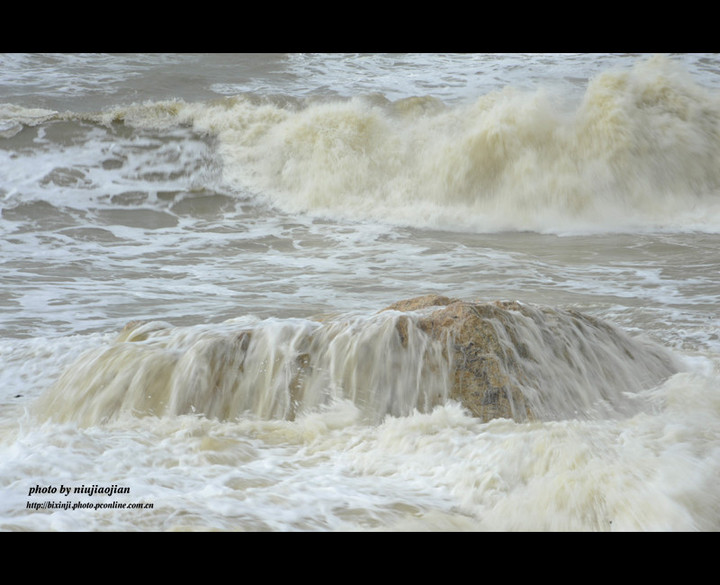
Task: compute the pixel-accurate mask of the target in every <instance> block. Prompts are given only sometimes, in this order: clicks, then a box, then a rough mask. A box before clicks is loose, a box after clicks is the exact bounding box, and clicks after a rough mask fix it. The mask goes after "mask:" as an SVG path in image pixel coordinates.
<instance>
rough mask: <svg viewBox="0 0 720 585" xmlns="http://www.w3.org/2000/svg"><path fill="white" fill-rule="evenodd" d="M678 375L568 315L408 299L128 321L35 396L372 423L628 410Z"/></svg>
mask: <svg viewBox="0 0 720 585" xmlns="http://www.w3.org/2000/svg"><path fill="white" fill-rule="evenodd" d="M676 371H677V366H676V364H675V363H674V361H673V359H672V357H671V356H670V354H669V352H667V351H665V350H664V349H663V348H661V347H659V346H658V345H656V344H653V343H651V342H649V341H646V340H643V339H641V338H637V337H631V336H630V335H628V334H627V333H625V332H623V331H622V330H620V329H618V328H616V327H614V326H612V325H610V324H607V323H604V322H602V321H600V320H598V319H595V318H593V317H590V316H588V315H584V314H582V313H579V312H577V311H574V310H571V309H557V308H551V307H542V306H536V305H528V304H524V303H520V302H515V301H512V302H510V301H495V302H484V303H480V302H467V301H462V300H459V299H452V298H448V297H443V296H436V295H431V296H424V297H417V298H413V299H407V300H403V301H399V302H397V303H394V304H393V305H391V306H389V307H387V308H386V309H383V310H381V311H379V312H377V313H374V314H371V315H340V316H335V317H331V318H327V319H320V320H315V319H268V320H258V321H257V322H254V323H245V324H244V325H241V324H239V325H235V324H234V323H226V324H221V325H209V326H202V327H200V326H197V327H173V326H172V325H170V324H168V323H163V322H149V323H140V322H133V323H129V324H128V326H127V327H126V328H125V329H123V330H122V331H121V332H120V333H119V335H118V336H117V338H116V339H115V340H114V341H113V342H111V343H110V344H108V345H102V346H100V347H97V348H95V349H94V350H91V351H89V352H87V353H85V354H83V355H82V356H80V358H79V359H78V361H77V362H76V363H74V364H72V365H70V367H68V369H67V370H66V371H65V372H64V373H63V374H62V375H61V377H60V378H59V379H58V381H57V382H56V384H54V385H53V386H52V387H51V388H50V389H49V390H48V392H46V393H45V394H44V395H43V396H42V397H40V399H39V400H38V402H37V408H38V412H39V413H41V414H42V415H43V416H49V417H51V418H55V419H58V420H75V421H78V422H81V423H82V424H102V423H104V422H107V421H110V420H112V419H114V418H116V417H118V416H121V415H123V414H129V415H131V416H178V415H183V414H196V415H203V416H207V417H212V418H217V419H220V420H231V419H236V418H238V417H241V416H246V415H248V414H250V415H252V416H257V417H260V418H263V419H286V420H293V419H295V418H297V417H298V416H302V415H303V414H304V413H308V412H312V411H313V410H315V409H318V408H322V407H323V406H325V405H329V404H331V403H332V402H333V401H336V400H349V401H351V402H352V403H353V404H354V405H356V406H357V408H358V411H359V412H360V413H361V416H362V418H363V420H365V421H368V422H373V423H376V422H380V421H382V420H383V419H384V417H386V416H388V415H390V416H406V415H409V414H411V413H413V412H414V411H420V412H429V411H430V410H432V409H433V408H435V407H436V406H438V405H441V404H444V403H446V402H447V401H448V400H454V401H457V402H459V403H460V404H461V405H462V406H464V407H465V408H466V409H467V411H468V412H469V413H470V414H472V415H473V416H475V417H478V418H480V419H482V420H484V421H487V420H490V419H494V418H499V417H502V418H510V419H514V420H516V421H519V422H520V421H528V420H559V419H567V418H577V417H583V418H588V417H597V416H615V415H618V414H620V415H627V414H632V413H635V412H637V411H638V400H639V399H642V395H643V393H642V390H644V389H647V388H651V387H653V386H655V385H657V384H658V383H660V382H662V381H664V380H665V379H666V378H667V377H669V376H670V375H672V374H673V373H674V372H676Z"/></svg>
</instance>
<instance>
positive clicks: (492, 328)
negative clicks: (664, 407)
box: [384, 295, 676, 421]
mask: <svg viewBox="0 0 720 585" xmlns="http://www.w3.org/2000/svg"><path fill="white" fill-rule="evenodd" d="M384 310H393V311H403V312H411V311H417V312H418V317H417V319H418V320H417V322H416V325H417V326H418V327H419V328H420V329H422V330H423V331H425V332H426V333H428V334H429V335H430V336H431V337H433V338H434V339H437V340H440V341H442V342H444V343H446V344H447V348H448V352H449V357H450V358H451V359H452V368H451V372H452V380H451V390H450V398H451V399H454V400H457V401H458V402H460V403H461V404H463V405H464V406H465V407H466V408H467V409H468V410H469V411H470V412H471V413H472V414H473V415H474V416H477V417H479V418H481V419H483V420H486V421H487V420H490V419H493V418H498V417H502V418H512V419H515V420H518V421H525V420H533V419H535V418H553V417H554V416H555V415H557V414H558V413H559V412H560V411H564V412H563V413H562V415H561V416H562V417H563V418H564V417H565V416H566V415H568V414H573V413H574V414H577V415H579V414H582V413H583V411H585V413H586V411H587V410H588V409H593V408H594V409H597V408H598V404H600V405H602V404H605V405H608V404H610V403H616V402H618V400H619V399H620V395H622V394H623V392H624V391H628V390H630V391H632V390H639V389H641V388H640V387H639V386H640V382H639V381H643V382H645V386H649V385H651V384H655V383H658V382H659V381H661V380H663V379H664V378H666V377H668V376H670V375H671V374H672V373H674V372H675V371H676V366H675V364H674V361H673V360H672V358H671V357H670V356H669V354H668V353H666V352H665V351H664V350H663V349H662V348H659V347H657V346H654V345H652V344H648V343H645V342H641V341H639V340H634V339H633V338H630V337H629V336H628V335H626V334H625V333H623V332H622V331H620V330H619V329H617V328H615V327H612V326H611V325H609V324H606V323H603V322H601V321H599V320H598V319H595V318H593V317H590V316H588V315H584V314H581V313H579V312H577V311H573V310H560V309H552V308H549V307H537V306H533V305H526V304H523V303H519V302H514V301H495V302H486V303H471V302H465V301H461V300H458V299H451V298H448V297H444V296H439V295H427V296H422V297H417V298H414V299H408V300H404V301H399V302H397V303H394V304H393V305H391V306H389V307H388V308H387V309H384ZM407 327H408V323H407V321H406V320H405V319H403V318H400V319H398V321H397V329H398V334H399V336H400V339H401V342H403V341H404V340H405V339H407ZM616 406H617V404H612V407H613V408H615V407H616Z"/></svg>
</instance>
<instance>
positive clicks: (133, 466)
mask: <svg viewBox="0 0 720 585" xmlns="http://www.w3.org/2000/svg"><path fill="white" fill-rule="evenodd" d="M0 62H1V63H2V67H0V94H2V96H3V98H2V101H3V102H5V103H2V104H0V206H1V207H2V213H1V214H0V238H1V242H0V269H1V270H0V273H1V274H2V279H1V280H0V333H1V335H2V338H1V339H0V363H2V368H0V406H2V416H1V417H0V530H5V531H16V530H17V531H21V530H91V531H92V530H318V531H321V530H598V531H603V530H639V531H647V530H678V531H681V530H718V529H719V528H720V498H719V497H718V490H717V488H716V486H717V485H718V480H720V450H719V449H720V448H719V447H718V445H720V427H719V423H718V421H720V404H719V403H718V392H717V388H718V380H720V366H719V365H718V348H719V345H718V343H719V339H720V338H719V337H718V333H717V331H718V326H719V325H720V321H718V315H717V306H718V288H717V279H718V274H720V265H719V264H718V259H717V254H716V250H717V241H716V240H717V232H718V229H717V228H718V225H720V221H718V219H719V217H720V209H719V208H718V187H719V186H720V184H719V179H720V175H719V174H718V166H717V164H716V161H717V160H718V154H720V153H719V152H718V146H719V142H718V136H720V135H719V134H718V120H720V117H719V114H720V107H719V105H718V95H717V91H718V90H717V85H718V83H717V79H718V71H719V70H720V69H719V68H718V65H717V58H716V56H713V55H709V56H702V55H698V56H694V55H672V56H668V57H655V58H650V57H646V56H636V57H630V56H617V55H598V56H587V55H522V54H517V55H431V54H429V55H352V56H344V55H324V56H321V55H265V56H262V55H261V56H253V55H237V56H222V55H217V56H215V55H200V56H198V55H191V54H187V55H185V54H182V55H122V56H118V55H115V56H113V55H101V54H97V55H65V56H63V55H12V54H11V55H3V56H0ZM628 64H631V65H628ZM690 74H691V75H692V77H690V76H689V75H690ZM554 234H557V235H558V237H556V235H554ZM426 292H435V293H439V294H447V295H451V296H453V297H460V298H463V299H467V300H472V299H478V298H482V299H488V300H495V299H510V300H514V299H518V300H520V301H522V302H523V303H525V304H526V305H527V304H533V303H539V304H542V305H543V306H548V307H550V308H551V310H553V311H557V312H564V311H569V312H571V311H575V310H579V311H583V312H584V313H586V314H590V315H592V316H593V317H595V318H598V319H601V320H604V321H606V322H608V323H611V324H613V325H614V326H617V328H618V329H617V331H618V332H619V333H621V334H622V335H623V336H627V337H623V339H630V338H632V342H636V341H638V340H640V339H642V340H643V342H644V341H645V340H647V339H648V338H652V340H653V341H652V342H650V341H648V346H649V347H654V348H656V347H657V346H656V344H658V343H659V344H660V345H661V346H663V347H662V348H661V349H660V350H659V353H658V354H657V355H659V356H661V357H660V361H663V360H664V359H665V358H666V357H667V358H668V361H672V363H673V367H676V370H677V373H674V374H673V373H671V372H664V373H663V372H660V373H661V374H662V375H659V376H648V377H646V376H645V373H647V371H646V370H653V364H655V363H656V362H653V361H652V360H649V361H645V359H644V358H642V359H639V360H638V362H639V363H636V364H634V365H637V366H641V367H638V368H634V367H630V366H631V365H633V362H632V360H631V361H627V355H625V354H623V352H622V351H621V349H622V347H623V345H622V344H620V345H619V346H613V345H612V344H607V345H606V344H605V342H606V341H607V339H606V338H603V337H602V336H597V335H588V336H586V337H585V338H584V340H585V342H587V343H588V344H589V345H590V341H592V344H591V346H592V349H593V351H587V352H582V351H580V350H579V346H577V345H572V344H571V347H570V348H569V351H568V352H567V355H569V356H571V357H573V361H575V362H577V361H578V360H580V361H581V360H582V356H583V355H585V356H586V357H587V356H595V358H597V359H596V361H595V362H592V363H591V366H592V367H590V366H588V365H587V364H586V366H587V369H585V370H583V369H582V368H581V367H578V368H576V369H575V370H572V369H567V366H563V365H562V364H561V363H557V362H555V361H553V360H552V355H550V354H551V353H552V351H551V348H552V347H553V342H555V341H557V339H559V337H553V336H552V335H551V336H550V338H552V339H548V340H547V343H540V342H539V341H538V340H539V339H541V338H542V336H543V332H545V335H546V336H547V334H548V331H550V330H551V328H549V327H545V328H543V327H539V328H536V327H534V326H532V324H530V323H525V324H522V326H521V324H518V325H517V329H516V330H517V331H519V332H521V335H520V340H521V342H523V343H525V344H526V348H525V349H532V351H533V354H535V355H539V356H542V359H540V360H538V362H537V364H536V366H537V368H538V370H537V372H536V373H537V374H538V376H539V378H540V379H541V380H542V382H543V387H544V388H547V387H549V388H550V390H551V391H553V390H554V391H555V394H553V396H555V397H556V398H557V397H559V398H557V400H558V403H557V404H553V405H551V407H552V408H550V410H554V414H555V416H548V417H547V418H544V419H543V420H535V421H531V422H519V421H513V420H509V419H501V420H493V421H490V422H483V421H482V420H480V419H478V418H475V417H471V416H469V414H468V411H467V410H465V409H463V408H462V407H461V405H460V404H459V403H458V402H456V401H453V400H452V399H448V398H447V393H448V389H447V387H446V386H445V385H444V377H445V375H446V373H447V370H446V368H447V367H448V366H449V364H448V363H446V362H445V361H444V360H443V359H441V357H442V349H441V348H439V347H437V345H436V344H435V343H432V342H431V341H430V340H429V339H428V338H427V336H423V335H421V332H420V331H418V330H415V329H411V331H412V332H414V333H415V334H416V335H415V336H414V337H412V338H411V339H409V344H408V348H406V349H403V348H402V344H401V342H400V341H398V328H397V319H398V316H397V315H395V314H392V313H388V314H385V315H383V316H382V317H380V316H378V315H376V314H375V312H376V311H377V310H378V308H380V307H383V306H387V305H389V304H390V303H392V302H394V301H397V300H399V299H403V298H408V297H410V296H414V295H418V294H424V293H426ZM318 315H319V316H318ZM132 320H143V321H145V322H146V325H145V326H137V327H135V328H130V329H128V330H126V331H125V332H124V333H123V334H122V335H124V336H125V337H124V338H123V337H122V336H121V338H120V339H118V332H119V331H120V330H121V329H122V328H123V326H124V325H125V324H126V323H128V322H129V321H132ZM248 331H249V332H251V333H252V339H253V340H254V342H255V343H254V344H252V345H247V346H244V345H243V339H244V338H243V336H242V334H243V333H245V334H247V332H248ZM552 331H555V332H556V333H559V334H563V332H564V333H565V334H567V333H568V330H564V329H563V328H562V327H560V328H559V329H552ZM133 335H138V336H137V337H132V336H133ZM145 335H146V336H147V337H144V336H145ZM553 335H554V334H553ZM128 336H130V337H132V339H130V337H128ZM245 339H246V338H245ZM507 341H508V345H506V346H505V348H506V349H507V350H508V352H509V354H511V353H512V351H510V350H512V349H513V348H516V346H515V345H514V343H515V341H517V339H515V340H514V341H513V340H512V339H509V340H507ZM575 341H577V339H576V340H575ZM643 355H645V354H643ZM310 357H312V364H313V365H314V366H315V367H314V369H312V370H311V369H308V368H307V367H306V366H307V365H308V363H310V362H307V361H306V360H307V359H309V358H310ZM401 358H402V359H401ZM574 358H577V359H574ZM593 359H594V358H593ZM675 360H677V363H676V362H675ZM371 363H373V364H374V367H369V366H368V364H371ZM543 364H546V365H547V367H543ZM618 364H620V365H618ZM648 364H650V366H649V367H648ZM626 366H627V367H628V370H625V367H626ZM643 368H645V369H643ZM240 369H242V371H243V373H244V375H245V379H244V380H241V377H240V376H239V375H238V371H239V370H240ZM656 369H657V370H659V368H656ZM604 370H605V371H606V373H607V378H605V377H603V376H604V374H603V371H604ZM588 372H590V373H589V374H588ZM584 373H585V374H587V375H585V378H587V379H590V380H594V381H596V382H599V383H598V384H597V385H596V387H595V389H596V390H598V389H600V390H602V389H603V388H605V389H607V388H608V387H609V386H610V385H612V392H611V393H610V394H605V395H603V394H602V392H600V393H599V394H592V395H591V394H589V393H588V392H586V389H584V388H583V387H582V385H581V383H582V378H583V375H584ZM651 373H652V374H658V371H652V372H651ZM221 374H222V375H221ZM558 377H559V378H562V380H561V381H560V382H559V383H557V384H553V380H554V379H558ZM619 378H622V379H624V380H628V379H630V380H631V382H632V388H633V391H632V392H631V393H624V391H625V390H627V388H626V387H623V384H622V383H619V384H618V383H614V382H613V383H612V384H609V383H605V382H608V380H611V381H615V382H616V381H617V379H619ZM578 380H580V382H578ZM243 384H245V385H244V386H243ZM231 387H232V390H233V391H231ZM258 389H260V390H259V391H258ZM288 389H291V390H294V391H295V394H292V393H291V392H288ZM301 389H302V392H301ZM564 392H565V393H566V392H570V399H568V400H565V398H563V397H564V396H566V394H564ZM589 396H591V397H592V399H593V401H595V400H596V399H597V398H598V397H600V398H603V396H604V397H608V396H610V397H611V400H609V401H608V403H609V404H610V406H611V408H607V409H602V408H599V409H594V410H593V409H588V410H587V412H589V413H590V416H584V417H577V416H575V415H574V414H573V412H572V411H573V409H574V410H577V407H578V405H580V406H582V405H584V404H585V403H587V402H588V401H587V399H588V397H589ZM591 402H592V401H591ZM564 407H567V408H565V409H564V410H563V408H564ZM558 412H559V413H560V414H559V415H558ZM97 483H102V484H103V485H105V484H117V485H126V486H129V488H130V494H129V495H122V496H119V497H117V498H116V500H117V501H118V502H120V503H126V504H129V503H150V504H152V505H153V506H152V507H151V508H147V509H139V510H134V511H130V510H125V511H124V512H120V511H119V510H108V509H88V510H62V509H54V510H53V509H45V510H31V509H28V508H27V503H28V501H31V502H40V501H42V500H44V499H45V498H42V499H41V498H37V497H35V496H29V495H28V490H29V488H30V487H32V486H34V485H59V484H65V485H73V486H80V485H83V484H84V485H86V486H87V485H92V484H97ZM49 499H57V498H49ZM74 501H77V502H85V503H95V502H97V501H98V500H97V496H95V497H93V496H88V495H78V496H76V497H74Z"/></svg>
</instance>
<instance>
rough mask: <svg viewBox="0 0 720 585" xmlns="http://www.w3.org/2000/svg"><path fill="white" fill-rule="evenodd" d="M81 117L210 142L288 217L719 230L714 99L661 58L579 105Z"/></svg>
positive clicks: (150, 107)
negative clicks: (197, 135)
mask: <svg viewBox="0 0 720 585" xmlns="http://www.w3.org/2000/svg"><path fill="white" fill-rule="evenodd" d="M84 117H85V118H93V119H95V120H96V121H100V122H103V123H112V122H120V121H121V122H124V123H125V124H128V125H132V126H141V127H153V128H158V129H162V128H164V127H168V126H173V125H187V126H190V127H192V128H194V129H195V130H196V131H198V132H202V133H206V134H210V135H212V136H213V137H216V138H217V149H218V155H219V157H220V159H221V161H222V165H223V180H224V182H225V183H226V184H227V185H228V186H229V187H230V188H232V189H234V190H237V191H238V192H243V193H247V192H248V191H249V192H251V193H252V194H255V195H257V196H259V197H262V198H267V199H269V201H270V202H271V203H272V204H273V205H275V206H277V207H279V208H281V209H282V210H284V211H288V212H293V213H294V212H301V213H308V214H312V215H320V216H330V217H336V218H347V219H350V220H361V221H362V220H371V221H383V222H389V223H392V224H401V225H410V226H419V227H433V228H441V229H459V230H471V231H501V230H532V231H540V232H574V231H582V232H588V231H589V232H606V231H625V230H643V229H650V230H657V229H666V228H667V229H689V230H702V231H711V232H715V231H717V230H718V228H719V227H720V165H719V164H718V161H720V99H719V97H718V94H717V92H715V91H712V90H710V89H707V88H704V87H702V86H700V85H698V84H697V83H696V82H695V81H694V80H693V79H692V78H691V77H690V75H689V74H688V73H687V72H686V71H684V70H683V69H682V67H681V66H680V65H679V64H677V63H675V62H673V61H672V60H671V59H669V58H667V57H663V56H656V57H652V58H650V59H646V60H643V61H640V62H638V63H637V64H636V65H635V66H634V67H633V68H632V69H623V70H617V71H606V72H604V73H602V74H600V75H598V76H597V77H595V78H593V79H591V80H590V82H589V83H588V86H587V88H586V91H585V93H584V95H583V96H582V97H581V98H580V99H579V100H576V101H573V102H570V100H569V99H565V98H564V97H563V96H559V95H557V94H553V93H552V92H550V91H547V90H545V89H542V88H540V89H537V90H535V91H520V90H517V89H514V88H511V87H507V88H505V89H503V90H501V91H497V92H493V93H489V94H486V95H482V96H480V97H479V98H478V99H477V100H475V101H474V102H473V103H467V104H462V105H452V106H448V105H446V104H443V103H442V102H440V101H439V100H436V99H433V98H430V97H417V98H407V99H402V100H398V101H390V100H387V99H385V98H384V97H383V96H377V95H373V96H362V97H356V98H353V99H347V100H340V99H332V100H328V99H320V98H317V99H314V100H310V101H303V100H299V99H296V98H285V99H283V98H273V99H269V98H268V99H261V98H259V97H257V96H251V95H241V96H236V97H232V98H227V99H223V100H219V101H216V102H211V103H185V102H182V101H167V102H153V103H146V104H136V105H133V106H123V107H121V108H117V109H114V110H111V111H107V112H103V113H101V114H94V115H84ZM42 119H43V120H45V119H47V118H46V116H45V115H43V116H42ZM5 125H8V123H7V122H6V123H5Z"/></svg>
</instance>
